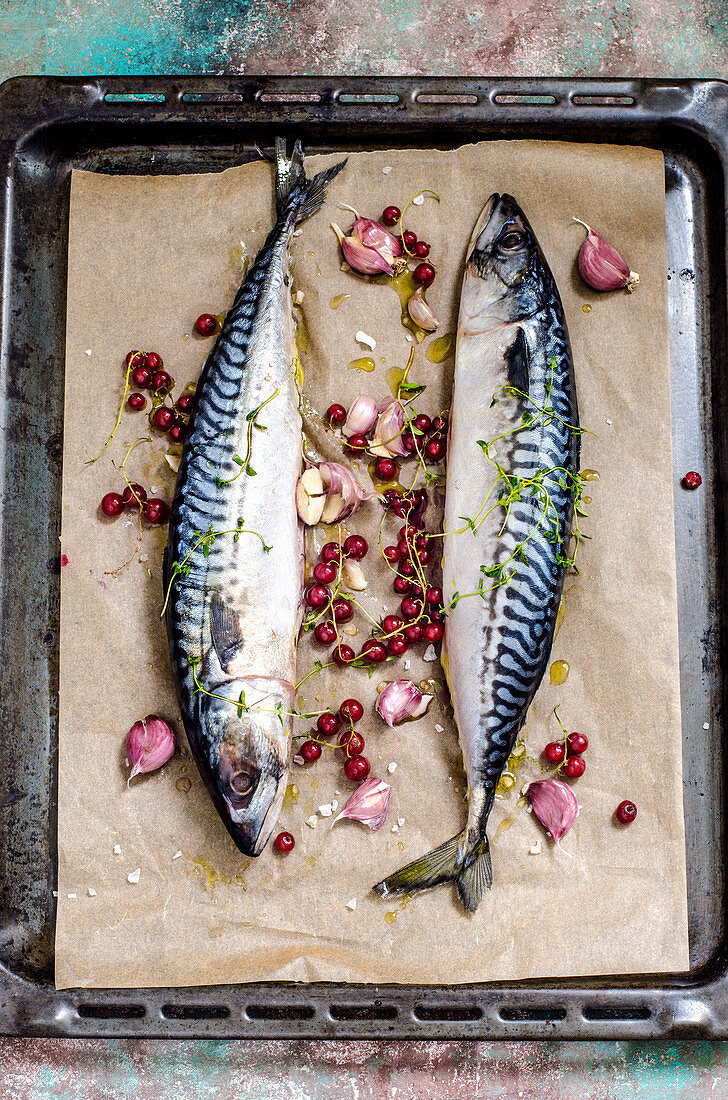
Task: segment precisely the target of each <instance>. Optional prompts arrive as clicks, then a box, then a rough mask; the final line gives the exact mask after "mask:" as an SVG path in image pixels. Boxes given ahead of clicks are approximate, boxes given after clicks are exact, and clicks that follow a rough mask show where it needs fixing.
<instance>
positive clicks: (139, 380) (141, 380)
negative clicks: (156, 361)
mask: <svg viewBox="0 0 728 1100" xmlns="http://www.w3.org/2000/svg"><path fill="white" fill-rule="evenodd" d="M131 380H132V382H133V383H134V385H135V386H138V387H139V389H140V390H145V389H146V388H147V386H148V385H149V383H150V382H151V380H152V372H151V371H150V369H149V367H137V368H136V370H134V371H132V373H131Z"/></svg>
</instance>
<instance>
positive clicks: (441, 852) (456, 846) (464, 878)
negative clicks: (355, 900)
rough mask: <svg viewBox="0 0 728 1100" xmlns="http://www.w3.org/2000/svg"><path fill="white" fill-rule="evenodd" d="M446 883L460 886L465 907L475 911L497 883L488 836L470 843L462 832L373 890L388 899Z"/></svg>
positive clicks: (471, 911) (386, 879) (395, 873)
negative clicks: (491, 862) (484, 896)
mask: <svg viewBox="0 0 728 1100" xmlns="http://www.w3.org/2000/svg"><path fill="white" fill-rule="evenodd" d="M463 849H464V850H463ZM443 882H455V883H457V888H458V893H459V894H460V900H461V901H462V903H463V905H464V906H465V908H466V909H467V910H468V911H469V912H470V913H474V912H475V910H476V909H477V908H478V905H479V904H480V902H481V900H482V898H483V895H484V893H485V891H486V890H489V889H490V887H491V885H492V883H493V872H492V869H491V865H490V848H489V845H488V838H487V837H486V836H482V837H478V838H477V839H476V841H475V842H474V843H470V842H469V841H467V840H466V839H465V838H464V836H463V834H462V833H460V834H458V836H454V837H451V838H450V840H446V841H445V843H444V844H441V845H440V847H439V848H434V849H433V850H432V851H431V852H428V853H427V854H426V855H424V856H420V858H419V859H415V860H414V861H413V862H412V863H408V864H407V866H406V867H401V868H400V869H399V871H395V872H394V873H393V874H391V875H389V876H388V877H387V878H385V879H383V880H382V882H378V883H377V884H376V886H374V887H373V889H374V891H375V893H377V894H379V896H380V897H381V898H388V897H392V896H394V895H398V894H414V893H416V892H417V891H419V890H429V889H430V888H431V887H432V886H439V885H440V884H441V883H443Z"/></svg>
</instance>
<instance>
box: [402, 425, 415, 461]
mask: <svg viewBox="0 0 728 1100" xmlns="http://www.w3.org/2000/svg"><path fill="white" fill-rule="evenodd" d="M402 446H403V447H404V449H405V451H406V452H407V454H410V455H411V454H413V453H414V452H415V451H416V450H417V444H416V443H415V437H414V436H413V435H412V432H411V430H410V429H409V428H405V430H404V431H403V432H402Z"/></svg>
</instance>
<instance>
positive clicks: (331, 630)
mask: <svg viewBox="0 0 728 1100" xmlns="http://www.w3.org/2000/svg"><path fill="white" fill-rule="evenodd" d="M313 636H314V638H315V639H316V641H317V642H318V644H319V645H331V643H332V642H335V641H336V637H337V635H336V627H335V626H334V624H333V623H332V622H331V620H330V619H327V620H326V622H325V623H319V624H318V626H317V627H316V629H315V630H314V632H313Z"/></svg>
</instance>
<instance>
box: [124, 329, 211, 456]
mask: <svg viewBox="0 0 728 1100" xmlns="http://www.w3.org/2000/svg"><path fill="white" fill-rule="evenodd" d="M124 366H125V368H126V369H127V370H128V369H129V368H131V375H130V377H131V381H132V383H133V384H134V385H135V386H136V387H137V390H136V391H135V392H133V393H130V394H129V396H128V398H127V400H126V407H127V409H128V410H129V411H130V412H141V411H142V410H144V409H146V407H147V399H146V397H145V396H144V394H143V393H141V392H140V391H141V390H148V391H149V392H150V394H151V402H152V408H151V411H150V413H149V423H150V425H151V426H152V427H153V428H156V430H157V431H160V432H166V433H167V434H168V435H169V438H170V439H171V440H172V442H173V443H181V442H182V440H183V439H184V437H185V434H186V432H187V423H188V418H189V415H190V413H191V412H192V407H193V405H194V397H193V396H192V394H191V393H183V394H181V395H180V396H179V397H178V398H177V401H176V402H175V403H173V404H172V405H171V406H170V405H168V404H167V403H166V400H167V397H168V396H169V394H170V393H171V391H172V389H173V388H174V378H172V376H171V374H169V373H168V372H167V371H166V370H164V363H163V361H162V357H161V355H159V354H158V352H156V351H130V352H129V354H128V355H127V357H126V359H125V361H124Z"/></svg>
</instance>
